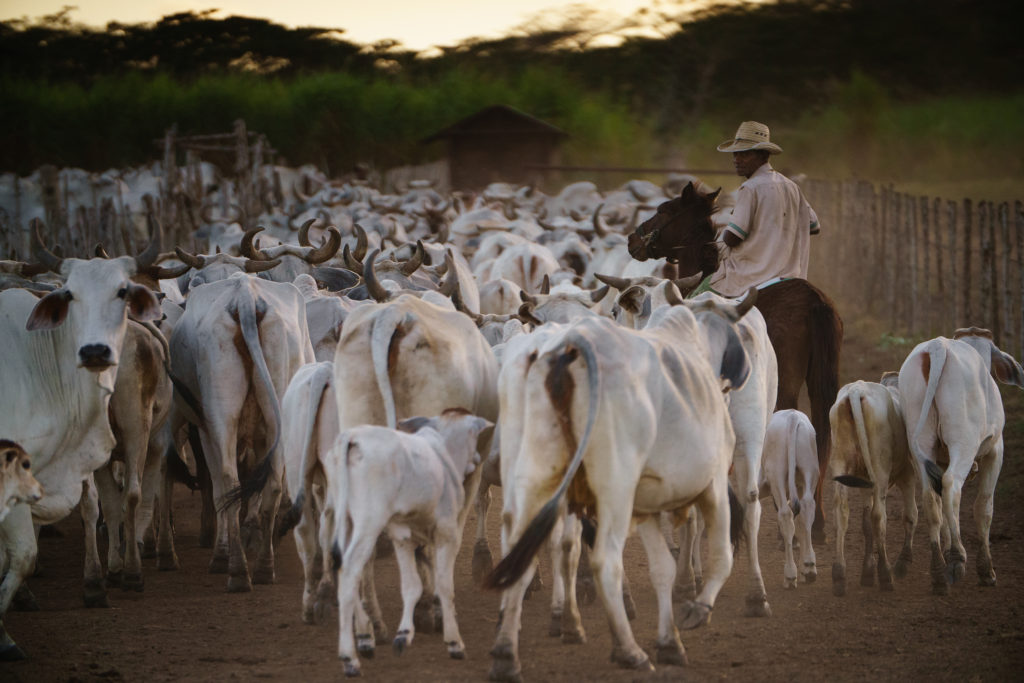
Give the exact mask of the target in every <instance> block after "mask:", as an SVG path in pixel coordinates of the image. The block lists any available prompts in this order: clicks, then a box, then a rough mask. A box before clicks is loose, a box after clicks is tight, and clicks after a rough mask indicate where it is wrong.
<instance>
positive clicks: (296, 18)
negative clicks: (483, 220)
mask: <svg viewBox="0 0 1024 683" xmlns="http://www.w3.org/2000/svg"><path fill="white" fill-rule="evenodd" d="M704 1H705V0H589V1H588V2H586V3H580V2H575V3H574V2H573V1H572V0H497V1H495V0H335V1H334V2H330V1H328V0H199V1H196V0H82V1H81V2H78V3H76V2H75V0H0V20H7V19H21V18H29V19H36V18H38V17H42V16H44V15H48V14H52V13H55V12H57V11H59V10H60V9H61V8H62V7H64V6H66V5H72V6H75V7H77V9H75V10H73V11H72V12H71V14H70V17H71V20H72V21H73V22H75V23H81V24H86V25H89V26H96V27H102V26H105V25H106V24H107V23H108V22H109V21H119V22H122V23H128V24H133V23H144V22H154V21H156V20H158V19H159V18H160V17H162V16H165V15H168V14H174V13H177V12H186V11H203V10H207V9H213V8H217V9H219V10H221V12H220V13H219V14H215V15H214V16H215V17H221V18H223V17H227V16H230V15H239V16H247V17H260V18H266V19H269V20H271V21H273V22H275V23H279V24H282V25H284V26H288V27H290V28H294V27H298V26H318V27H324V28H343V29H345V32H344V33H343V34H342V37H343V38H344V39H346V40H349V41H351V42H354V43H359V44H363V45H369V44H372V43H375V42H377V41H379V40H384V39H396V40H399V41H401V43H402V44H403V45H404V46H405V47H406V48H409V49H413V50H426V49H429V48H430V47H432V46H436V45H454V44H456V43H459V42H461V41H462V40H464V39H466V38H470V37H481V38H498V37H501V36H504V35H508V34H509V33H510V32H511V30H512V29H513V28H515V27H516V26H519V25H521V24H523V23H524V22H526V21H527V20H529V19H530V18H532V17H534V16H535V15H537V13H539V12H542V11H548V10H555V11H564V10H567V9H569V8H572V7H573V6H575V7H576V8H577V9H578V8H580V7H585V8H587V9H590V10H594V11H597V12H600V13H610V14H613V15H617V16H618V17H627V16H630V15H632V14H633V13H634V12H636V10H638V9H640V8H645V7H646V8H651V7H654V8H669V9H674V8H679V7H681V6H687V7H693V6H696V5H700V4H703V2H704ZM673 13H674V12H673Z"/></svg>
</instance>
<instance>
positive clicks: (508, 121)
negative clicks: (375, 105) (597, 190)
mask: <svg viewBox="0 0 1024 683" xmlns="http://www.w3.org/2000/svg"><path fill="white" fill-rule="evenodd" d="M566 137H568V134H567V133H565V131H563V130H561V129H560V128H557V127H555V126H552V125H551V124H550V123H546V122H544V121H541V120H540V119H538V118H535V117H533V116H530V115H529V114H525V113H523V112H521V111H519V110H518V109H514V108H512V107H508V106H505V105H494V106H491V107H487V108H485V109H481V110H480V111H478V112H477V113H475V114H472V115H470V116H467V117H466V118H464V119H462V120H461V121H457V122H456V123H453V124H452V125H450V126H448V127H447V128H444V129H442V130H439V131H438V132H436V133H434V134H433V135H430V136H428V137H426V138H423V140H421V141H420V142H421V143H423V144H428V143H432V142H438V141H442V140H443V141H446V142H447V145H448V168H449V172H450V174H451V187H452V188H453V189H457V190H480V189H483V188H484V187H486V186H487V185H488V184H489V183H492V182H498V181H501V182H510V183H529V182H533V181H535V180H536V178H537V177H538V176H539V175H540V172H539V171H538V170H537V169H531V168H528V167H527V166H528V165H531V164H532V165H537V164H540V165H545V164H557V163H558V162H559V146H560V144H561V142H562V140H563V139H565V138H566Z"/></svg>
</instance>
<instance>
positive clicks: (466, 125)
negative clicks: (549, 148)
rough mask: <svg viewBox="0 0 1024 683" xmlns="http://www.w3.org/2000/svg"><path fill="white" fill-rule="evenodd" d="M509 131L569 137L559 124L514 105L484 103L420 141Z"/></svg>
mask: <svg viewBox="0 0 1024 683" xmlns="http://www.w3.org/2000/svg"><path fill="white" fill-rule="evenodd" d="M507 133H538V134H547V135H553V136H555V137H568V133H566V132H565V131H563V130H562V129H561V128H558V127H557V126H552V125H551V124H550V123H547V122H545V121H541V120H540V119H538V118H536V117H535V116H530V115H529V114H526V113H524V112H521V111H519V110H518V109H515V108H513V107H509V106H507V105H504V104H496V105H492V106H490V107H485V108H483V109H481V110H480V111H478V112H476V113H475V114H470V115H469V116H467V117H466V118H464V119H461V120H460V121H456V122H455V123H453V124H452V125H450V126H448V127H447V128H442V129H441V130H439V131H437V132H436V133H434V134H433V135H429V136H427V137H425V138H423V139H422V140H420V142H421V143H423V144H426V143H429V142H435V141H437V140H445V139H448V138H453V137H461V136H467V135H496V134H507Z"/></svg>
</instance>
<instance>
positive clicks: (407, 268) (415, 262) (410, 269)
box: [399, 240, 424, 277]
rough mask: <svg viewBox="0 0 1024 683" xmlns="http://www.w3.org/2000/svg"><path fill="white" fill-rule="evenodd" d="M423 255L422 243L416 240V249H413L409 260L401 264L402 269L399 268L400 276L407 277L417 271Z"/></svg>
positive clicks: (421, 263)
mask: <svg viewBox="0 0 1024 683" xmlns="http://www.w3.org/2000/svg"><path fill="white" fill-rule="evenodd" d="M423 254H424V251H423V242H421V241H420V240H416V248H415V249H413V252H412V257H410V258H409V260H408V261H406V262H405V263H403V264H402V267H401V268H399V270H400V271H401V273H402V275H404V276H406V277H409V276H410V275H412V274H413V273H415V272H416V271H417V270H419V267H420V266H422V265H423Z"/></svg>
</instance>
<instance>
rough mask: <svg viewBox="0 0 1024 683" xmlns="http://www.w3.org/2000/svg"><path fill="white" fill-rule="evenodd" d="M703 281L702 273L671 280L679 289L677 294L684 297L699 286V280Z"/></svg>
mask: <svg viewBox="0 0 1024 683" xmlns="http://www.w3.org/2000/svg"><path fill="white" fill-rule="evenodd" d="M703 279H704V273H694V274H693V275H691V276H690V277H683V278H679V279H678V280H673V281H672V282H673V284H675V286H676V287H678V288H679V292H680V293H681V294H683V295H684V296H685V295H687V294H689V293H690V292H692V291H693V290H694V289H695V288H696V287H697V285H699V284H700V282H701V280H703Z"/></svg>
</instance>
